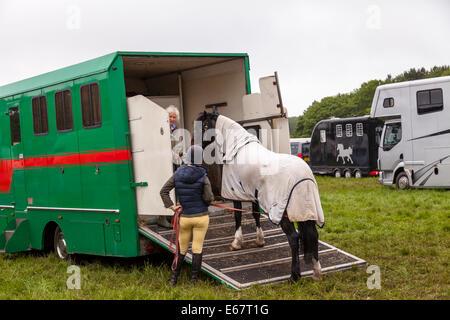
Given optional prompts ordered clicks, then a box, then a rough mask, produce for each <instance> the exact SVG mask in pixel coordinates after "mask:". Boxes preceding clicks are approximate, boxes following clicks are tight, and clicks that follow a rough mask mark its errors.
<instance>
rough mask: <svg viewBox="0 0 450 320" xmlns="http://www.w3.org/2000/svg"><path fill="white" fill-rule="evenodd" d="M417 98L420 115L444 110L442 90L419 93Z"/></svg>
mask: <svg viewBox="0 0 450 320" xmlns="http://www.w3.org/2000/svg"><path fill="white" fill-rule="evenodd" d="M416 96H417V113H418V114H426V113H430V112H436V111H442V110H443V109H444V100H443V97H442V89H431V90H423V91H417V93H416Z"/></svg>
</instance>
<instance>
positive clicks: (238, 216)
mask: <svg viewBox="0 0 450 320" xmlns="http://www.w3.org/2000/svg"><path fill="white" fill-rule="evenodd" d="M233 207H234V208H235V209H242V202H240V201H233ZM234 221H235V222H236V232H235V234H234V240H233V242H232V243H231V246H230V249H231V250H240V249H242V245H243V242H244V237H243V235H242V226H241V222H242V212H241V211H234Z"/></svg>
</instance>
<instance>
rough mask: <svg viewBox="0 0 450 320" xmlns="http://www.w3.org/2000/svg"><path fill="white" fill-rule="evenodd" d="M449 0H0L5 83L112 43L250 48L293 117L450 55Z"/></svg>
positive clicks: (257, 73)
mask: <svg viewBox="0 0 450 320" xmlns="http://www.w3.org/2000/svg"><path fill="white" fill-rule="evenodd" d="M449 35H450V1H449V0H428V1H426V0H420V1H416V0H399V1H394V0H390V1H378V0H372V1H366V0H348V1H345V0H341V1H337V0H334V1H318V0H316V1H300V0H293V1H289V0H278V1H276V0H270V1H266V0H258V1H256V0H254V1H253V0H251V1H250V0H247V1H246V0H239V1H238V0H226V1H214V0H209V1H206V0H189V1H181V0H177V1H171V0H163V1H159V0H158V1H156V0H147V1H144V0H142V1H138V0H126V1H112V0H109V1H106V0H105V1H103V0H102V1H100V0H89V1H82V0H81V1H76V0H71V1H66V0H54V1H47V0H39V1H36V0H30V1H23V0H0V37H1V42H0V49H1V51H0V52H1V59H0V70H1V71H0V85H4V84H7V83H10V82H14V81H17V80H21V79H25V78H28V77H31V76H35V75H38V74H41V73H45V72H48V71H52V70H55V69H58V68H61V67H65V66H68V65H71V64H75V63H78V62H82V61H85V60H88V59H92V58H95V57H98V56H101V55H104V54H107V53H111V52H113V51H120V50H122V51H166V52H246V53H248V54H249V55H250V67H251V70H250V73H251V81H252V90H253V92H258V91H259V88H258V79H259V78H260V77H263V76H267V75H270V74H273V72H274V71H278V74H279V77H280V85H281V91H282V97H283V102H284V105H285V106H286V107H287V108H288V113H289V116H293V115H300V114H302V113H303V111H304V110H305V109H306V108H307V107H308V106H309V105H310V104H311V103H312V102H313V101H314V100H320V99H321V98H323V97H325V96H329V95H335V94H337V93H345V92H350V91H352V90H353V89H356V88H358V87H359V85H360V84H361V83H362V82H364V81H367V80H371V79H384V78H385V77H386V76H387V74H389V73H390V74H392V75H393V76H395V75H397V74H399V73H401V72H403V71H405V70H407V69H409V68H412V67H416V68H417V67H425V68H430V67H432V66H434V65H443V64H447V65H448V64H450V41H449V39H450V37H449Z"/></svg>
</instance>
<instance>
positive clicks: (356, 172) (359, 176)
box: [355, 170, 362, 178]
mask: <svg viewBox="0 0 450 320" xmlns="http://www.w3.org/2000/svg"><path fill="white" fill-rule="evenodd" d="M361 177H362V174H361V170H356V171H355V178H361Z"/></svg>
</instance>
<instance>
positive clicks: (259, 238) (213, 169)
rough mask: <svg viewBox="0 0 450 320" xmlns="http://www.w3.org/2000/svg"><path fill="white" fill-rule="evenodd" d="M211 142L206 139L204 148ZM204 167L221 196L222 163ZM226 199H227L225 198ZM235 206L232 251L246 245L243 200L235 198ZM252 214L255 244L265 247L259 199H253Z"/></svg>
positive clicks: (216, 193)
mask: <svg viewBox="0 0 450 320" xmlns="http://www.w3.org/2000/svg"><path fill="white" fill-rule="evenodd" d="M213 141H214V137H213ZM208 144H209V142H207V141H204V142H203V144H202V147H203V148H206V147H207V145H208ZM204 167H205V168H206V170H207V173H208V178H209V180H210V181H211V187H212V191H213V193H214V195H215V196H216V197H217V198H221V199H223V198H222V197H220V194H221V187H222V168H223V166H222V165H217V164H204ZM223 200H225V199H223ZM232 203H233V208H234V209H237V210H234V211H233V215H234V221H235V233H234V239H233V241H232V242H231V244H230V250H231V251H235V250H241V249H242V248H243V246H244V235H243V233H242V212H243V211H244V210H242V201H236V200H233V201H232ZM251 204H252V216H253V219H254V220H255V225H256V230H255V233H256V239H255V244H256V246H257V247H263V246H264V244H265V241H264V232H263V229H262V227H261V214H260V211H259V204H258V202H257V201H252V202H251Z"/></svg>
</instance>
